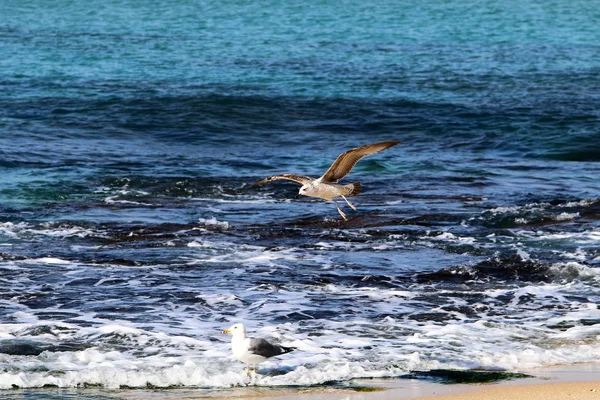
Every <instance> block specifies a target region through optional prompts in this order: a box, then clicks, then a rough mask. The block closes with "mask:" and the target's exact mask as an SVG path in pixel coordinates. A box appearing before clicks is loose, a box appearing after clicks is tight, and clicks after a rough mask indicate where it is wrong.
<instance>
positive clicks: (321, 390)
mask: <svg viewBox="0 0 600 400" xmlns="http://www.w3.org/2000/svg"><path fill="white" fill-rule="evenodd" d="M511 372H519V373H524V374H527V375H531V377H529V378H520V379H515V380H504V381H500V382H495V383H457V384H447V383H437V382H434V381H431V380H426V379H414V378H413V379H402V378H400V379H395V378H391V379H355V380H352V381H351V385H350V386H349V387H348V388H334V387H304V388H297V387H295V388H290V387H287V388H277V387H261V386H248V387H240V388H238V387H236V388H231V389H215V390H206V389H175V390H160V389H157V390H152V389H139V390H136V389H132V390H114V391H113V390H102V389H99V390H90V389H83V390H82V389H79V390H77V389H73V392H77V393H78V394H81V395H85V396H86V397H89V398H103V399H120V400H142V399H149V400H197V399H218V400H221V399H259V398H266V399H269V400H479V399H486V400H565V399H574V400H578V399H581V400H588V399H596V400H600V362H595V363H580V364H571V365H558V366H552V367H544V368H535V369H521V370H518V371H511ZM353 388H354V389H353ZM356 389H359V390H356ZM26 390H27V389H26ZM57 390H58V391H61V392H62V391H65V390H64V389H62V390H61V389H57ZM28 391H31V392H34V391H35V392H37V391H39V394H40V395H43V393H44V392H45V390H44V389H30V390H28ZM66 391H67V392H70V391H71V390H68V389H67V390H66ZM19 392H20V391H18V390H17V391H15V392H12V393H11V392H10V391H8V392H5V393H2V394H3V395H9V394H14V395H16V397H15V398H21V397H19V396H20V395H19V394H18V393H19ZM46 393H47V392H46ZM21 395H22V393H21ZM9 398H10V396H9ZM33 398H35V395H34V397H33ZM40 398H43V396H42V397H40Z"/></svg>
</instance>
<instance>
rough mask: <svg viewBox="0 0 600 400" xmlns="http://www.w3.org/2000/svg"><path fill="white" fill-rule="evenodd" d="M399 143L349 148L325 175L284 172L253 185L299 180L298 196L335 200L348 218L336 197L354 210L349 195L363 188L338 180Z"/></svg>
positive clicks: (341, 213) (343, 216)
mask: <svg viewBox="0 0 600 400" xmlns="http://www.w3.org/2000/svg"><path fill="white" fill-rule="evenodd" d="M398 143H400V141H399V140H394V141H391V142H381V143H373V144H367V145H365V146H360V147H357V148H355V149H351V150H348V151H346V152H344V153H342V154H340V155H339V156H338V158H337V159H336V160H335V161H334V162H333V164H331V166H330V167H329V169H328V170H327V171H326V172H325V173H324V174H323V176H321V177H320V178H317V179H315V178H311V177H310V176H304V175H297V174H282V175H274V176H270V177H268V178H265V179H263V180H260V181H258V182H256V183H255V184H254V185H252V186H258V185H263V184H265V183H268V182H272V181H276V180H279V179H287V180H290V181H294V182H297V183H299V184H301V185H302V187H300V191H299V192H298V196H300V195H302V196H309V197H317V198H320V199H324V200H327V201H333V202H334V203H335V206H336V207H337V210H338V212H339V213H340V215H341V216H342V218H343V219H344V220H346V219H347V218H346V214H344V212H343V211H342V210H341V209H340V206H339V204H338V203H337V201H335V200H334V197H341V198H343V199H344V200H345V201H346V203H348V205H349V206H350V207H352V209H353V210H356V207H354V205H352V204H351V203H350V202H349V201H348V199H347V197H352V196H356V195H358V194H359V193H360V191H361V190H362V186H361V184H360V183H358V182H354V183H349V184H347V185H340V184H338V183H337V182H338V181H339V180H340V179H342V178H343V177H345V176H346V175H348V174H349V173H350V171H351V170H352V168H353V167H354V166H355V165H356V163H357V162H358V161H359V160H360V159H361V158H363V157H366V156H370V155H371V154H375V153H379V152H380V151H383V150H385V149H388V148H390V147H392V146H395V145H397V144H398ZM298 196H296V197H298Z"/></svg>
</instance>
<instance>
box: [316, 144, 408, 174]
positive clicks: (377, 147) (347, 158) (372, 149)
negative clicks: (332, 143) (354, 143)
mask: <svg viewBox="0 0 600 400" xmlns="http://www.w3.org/2000/svg"><path fill="white" fill-rule="evenodd" d="M398 143H400V141H399V140H394V141H391V142H381V143H373V144H367V145H365V146H360V147H357V148H355V149H352V150H348V151H347V152H345V153H342V154H340V155H339V156H338V158H337V159H336V160H335V161H334V162H333V164H331V167H329V169H328V170H327V172H325V173H324V174H323V176H322V177H321V182H337V181H339V180H340V179H342V178H343V177H345V176H346V175H348V173H349V172H350V171H351V170H352V168H354V166H355V165H356V163H357V162H358V161H360V159H361V158H363V157H366V156H370V155H371V154H375V153H379V152H380V151H383V150H385V149H388V148H390V147H392V146H395V145H397V144H398Z"/></svg>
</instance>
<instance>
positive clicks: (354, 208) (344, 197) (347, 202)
mask: <svg viewBox="0 0 600 400" xmlns="http://www.w3.org/2000/svg"><path fill="white" fill-rule="evenodd" d="M342 199H344V200H346V204H348V205H349V206H350V207H352V209H353V210H354V211H356V207H354V206H353V205H352V203H350V202H349V201H348V199H347V198H346V196H342Z"/></svg>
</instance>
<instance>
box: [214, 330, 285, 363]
mask: <svg viewBox="0 0 600 400" xmlns="http://www.w3.org/2000/svg"><path fill="white" fill-rule="evenodd" d="M223 333H229V334H231V335H232V338H231V350H232V352H233V355H234V356H235V357H236V358H237V359H238V360H240V361H242V362H244V363H246V374H247V375H250V365H253V366H254V372H255V373H256V365H257V364H260V363H263V362H265V361H267V360H268V359H269V358H271V357H274V356H278V355H280V354H285V353H289V352H290V351H293V350H294V348H293V347H284V346H278V345H275V344H271V343H269V342H267V341H266V340H265V339H254V338H249V337H246V327H245V326H244V324H235V325H232V326H231V327H230V328H228V329H225V330H224V331H223Z"/></svg>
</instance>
